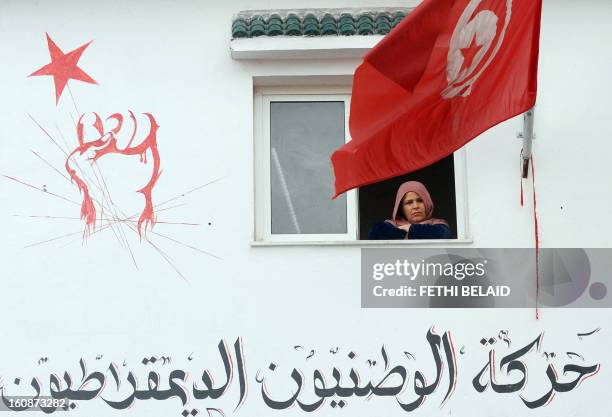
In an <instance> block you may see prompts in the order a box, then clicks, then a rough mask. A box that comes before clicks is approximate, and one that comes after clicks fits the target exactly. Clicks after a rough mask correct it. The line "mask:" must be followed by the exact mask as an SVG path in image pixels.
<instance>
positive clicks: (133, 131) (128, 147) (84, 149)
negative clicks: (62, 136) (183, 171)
mask: <svg viewBox="0 0 612 417" xmlns="http://www.w3.org/2000/svg"><path fill="white" fill-rule="evenodd" d="M142 116H143V118H137V117H136V115H135V114H134V113H133V112H132V111H131V110H130V111H129V112H128V115H124V114H120V113H114V114H112V115H110V116H108V117H107V118H106V119H104V120H102V118H101V117H100V116H99V115H98V114H97V113H86V114H83V115H81V117H80V118H79V120H78V122H77V139H78V146H77V147H76V148H75V149H74V150H73V151H72V152H71V153H70V154H69V155H68V158H67V159H66V164H65V168H66V171H67V172H68V174H69V175H70V179H71V180H72V182H73V183H75V184H76V186H77V187H78V188H79V191H80V192H81V194H82V195H83V202H82V204H81V219H82V220H84V221H85V234H86V235H88V234H90V233H92V232H93V231H94V230H95V228H96V216H97V210H98V209H101V210H104V204H103V202H102V201H100V199H96V198H95V197H93V189H92V188H93V187H96V186H97V187H98V188H102V185H101V184H104V185H103V187H106V184H105V180H104V177H103V176H102V175H100V176H101V177H102V178H98V176H97V174H96V173H95V172H96V171H95V165H96V164H97V162H98V161H100V160H102V159H110V156H109V155H118V156H119V155H120V156H122V158H123V157H128V158H129V159H133V160H135V161H136V162H139V163H141V164H146V165H148V166H150V168H151V169H150V170H149V171H150V173H149V174H148V175H147V176H146V183H145V184H139V185H138V187H140V188H136V189H135V190H134V191H135V192H138V193H140V194H142V195H143V197H144V202H141V207H142V210H141V211H140V215H139V217H138V221H137V225H136V227H137V229H138V234H139V236H140V237H142V232H143V229H144V231H146V229H147V226H150V227H153V225H154V224H155V213H154V207H153V197H152V192H153V188H154V187H155V184H156V183H157V180H158V179H159V176H160V174H161V171H160V158H159V152H158V149H157V129H158V128H159V125H158V124H157V122H156V120H155V117H153V115H152V114H150V113H143V114H142ZM143 119H144V123H143V122H142V120H143ZM139 120H140V125H139ZM136 158H138V160H136ZM79 162H80V163H79ZM83 164H88V165H91V166H92V167H94V170H93V173H94V174H93V175H92V176H95V177H96V180H97V181H93V179H92V176H88V175H86V174H85V170H84V167H83V166H82V165H83ZM125 180H126V181H127V182H129V180H130V179H129V178H126V179H125ZM100 191H101V192H102V195H103V196H104V197H105V198H106V194H105V192H104V190H100ZM108 198H109V199H110V194H109V195H108ZM123 220H128V221H129V218H126V219H123Z"/></svg>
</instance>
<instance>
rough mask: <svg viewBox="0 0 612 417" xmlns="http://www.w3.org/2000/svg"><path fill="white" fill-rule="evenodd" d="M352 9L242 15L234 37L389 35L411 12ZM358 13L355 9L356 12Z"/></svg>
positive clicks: (280, 11) (236, 24) (403, 10)
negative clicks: (350, 10) (351, 11)
mask: <svg viewBox="0 0 612 417" xmlns="http://www.w3.org/2000/svg"><path fill="white" fill-rule="evenodd" d="M347 10H349V9H344V10H341V9H324V10H321V11H319V12H317V11H316V10H315V11H306V10H304V11H297V10H296V11H292V12H288V11H282V10H279V11H278V12H266V11H260V12H241V13H239V15H238V16H237V17H235V18H234V20H233V22H232V38H252V37H257V36H280V35H285V36H333V35H336V36H337V35H343V36H352V35H372V34H378V35H385V34H387V33H389V32H390V31H391V29H393V28H394V27H395V26H397V25H398V24H399V23H400V22H401V21H402V20H403V19H404V17H406V13H407V12H408V11H409V10H408V9H401V10H398V9H396V10H393V9H384V10H385V11H381V10H378V11H376V10H372V11H360V12H359V13H349V12H347ZM353 10H354V9H353Z"/></svg>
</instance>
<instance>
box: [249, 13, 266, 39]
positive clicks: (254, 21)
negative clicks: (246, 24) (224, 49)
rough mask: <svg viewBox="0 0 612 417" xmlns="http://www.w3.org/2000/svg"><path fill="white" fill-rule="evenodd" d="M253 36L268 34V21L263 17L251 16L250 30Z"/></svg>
mask: <svg viewBox="0 0 612 417" xmlns="http://www.w3.org/2000/svg"><path fill="white" fill-rule="evenodd" d="M249 34H250V35H251V37H256V36H262V35H265V34H266V22H264V19H263V17H261V16H253V17H252V18H251V24H250V32H249Z"/></svg>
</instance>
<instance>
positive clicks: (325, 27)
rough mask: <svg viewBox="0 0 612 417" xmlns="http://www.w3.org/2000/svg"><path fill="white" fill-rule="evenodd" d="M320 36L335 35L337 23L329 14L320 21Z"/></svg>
mask: <svg viewBox="0 0 612 417" xmlns="http://www.w3.org/2000/svg"><path fill="white" fill-rule="evenodd" d="M321 34H322V35H337V34H338V22H337V21H336V18H335V17H334V16H332V15H331V14H326V15H325V16H323V18H322V19H321Z"/></svg>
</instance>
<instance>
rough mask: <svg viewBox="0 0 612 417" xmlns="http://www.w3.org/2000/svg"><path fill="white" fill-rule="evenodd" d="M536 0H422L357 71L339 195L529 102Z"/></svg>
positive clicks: (438, 151)
mask: <svg viewBox="0 0 612 417" xmlns="http://www.w3.org/2000/svg"><path fill="white" fill-rule="evenodd" d="M541 10H542V1H541V0H424V1H423V2H422V3H421V4H420V5H419V6H418V7H417V8H415V9H414V10H413V11H412V12H411V13H410V14H409V15H408V16H407V17H406V18H405V19H404V20H403V21H402V22H401V23H400V24H399V25H398V26H397V27H396V28H395V29H394V30H392V31H391V33H389V35H387V36H386V37H385V38H384V39H383V40H382V41H381V42H380V43H379V44H378V45H377V46H376V47H375V48H374V49H372V50H371V51H370V52H369V53H368V54H367V55H366V56H365V58H364V61H363V63H362V64H361V65H360V66H359V67H358V68H357V70H356V71H355V76H354V78H353V95H352V99H351V115H350V132H351V137H352V140H351V141H350V142H349V143H347V144H346V145H344V146H343V147H341V148H340V149H338V150H336V152H334V154H333V155H332V163H333V165H334V172H335V175H336V185H335V186H336V195H338V194H341V193H343V192H345V191H347V190H349V189H351V188H354V187H358V186H362V185H366V184H370V183H373V182H377V181H382V180H384V179H387V178H391V177H395V176H398V175H401V174H406V173H409V172H412V171H415V170H417V169H420V168H423V167H425V166H427V165H430V164H432V163H434V162H436V161H438V160H439V159H442V158H444V157H445V156H448V155H450V154H451V153H453V152H454V151H456V150H457V149H459V148H460V147H462V146H463V145H465V144H466V143H467V142H469V141H470V140H472V139H473V138H475V137H476V136H478V135H479V134H481V133H482V132H484V131H485V130H487V129H489V128H491V127H493V126H495V125H496V124H498V123H500V122H503V121H504V120H507V119H509V118H511V117H514V116H516V115H518V114H521V113H523V112H525V111H527V110H528V109H530V108H531V107H533V106H534V105H535V100H536V90H537V66H538V47H539V37H540V14H541Z"/></svg>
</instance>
